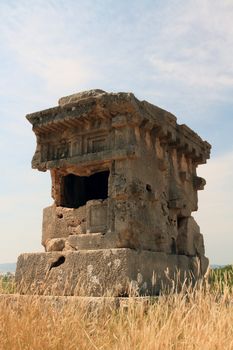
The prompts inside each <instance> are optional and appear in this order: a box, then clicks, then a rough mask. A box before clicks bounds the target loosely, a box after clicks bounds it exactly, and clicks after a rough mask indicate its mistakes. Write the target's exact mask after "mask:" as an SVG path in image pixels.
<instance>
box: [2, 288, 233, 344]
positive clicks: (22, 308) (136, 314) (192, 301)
mask: <svg viewBox="0 0 233 350" xmlns="http://www.w3.org/2000/svg"><path fill="white" fill-rule="evenodd" d="M20 300H21V299H19V301H18V302H16V301H14V302H9V301H7V298H1V300H0V308H1V309H0V310H1V313H0V349H1V350H50V349H53V350H86V349H90V350H92V349H99V350H100V349H101V350H105V349H106V350H111V349H114V350H129V349H132V350H157V349H159V350H166V349H174V350H175V349H177V350H184V349H185V350H191V349H192V350H194V349H198V350H200V349H201V350H217V349H219V350H230V349H231V350H232V349H233V294H232V291H231V290H230V288H229V287H228V284H227V283H226V284H225V288H224V289H222V284H221V290H220V288H219V289H218V288H216V286H215V288H214V289H210V288H209V286H208V285H207V286H205V287H203V286H199V288H196V289H195V288H194V289H193V288H192V289H191V288H190V289H188V290H187V289H186V290H183V292H181V293H173V294H170V295H162V296H160V297H158V298H150V299H146V300H145V299H139V298H133V297H130V298H128V299H127V302H124V303H121V304H120V306H119V307H118V308H117V309H116V308H111V307H110V306H109V304H106V306H103V305H102V306H101V307H94V308H93V307H92V308H90V307H87V305H86V303H83V304H82V302H80V303H79V306H78V307H74V304H73V305H72V303H67V305H63V306H61V305H60V306H59V305H58V304H56V303H55V304H53V305H52V303H41V299H40V297H35V296H33V297H26V301H24V302H22V301H20ZM56 305H57V306H56Z"/></svg>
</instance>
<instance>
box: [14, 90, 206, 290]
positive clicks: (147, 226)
mask: <svg viewBox="0 0 233 350" xmlns="http://www.w3.org/2000/svg"><path fill="white" fill-rule="evenodd" d="M27 119H28V120H29V122H30V123H31V124H32V125H33V131H34V133H35V135H36V139H37V147H36V151H35V155H34V157H33V160H32V167H33V168H34V169H38V170H40V171H47V170H49V171H50V174H51V180H52V198H53V201H54V202H53V204H52V205H51V206H49V207H47V208H45V209H44V212H43V229H42V231H43V232H42V244H43V246H44V248H45V252H44V253H32V254H22V255H20V257H19V259H18V264H17V271H16V280H17V283H18V290H19V291H20V292H21V293H28V294H32V293H36V294H53V295H94V296H99V295H110V294H111V295H127V294H129V292H130V289H132V288H133V289H134V290H136V291H137V292H138V293H139V294H156V293H158V292H159V290H160V289H161V284H165V285H166V284H168V285H169V284H171V280H172V278H174V275H175V274H176V272H177V270H179V271H180V278H181V280H182V279H184V278H185V274H190V273H191V274H192V278H193V280H196V279H198V278H199V277H202V276H203V275H204V274H205V273H206V270H207V267H208V259H207V258H205V252H204V243H203V236H202V234H201V233H200V229H199V226H198V225H197V223H196V222H195V220H194V218H193V217H192V216H191V215H192V212H193V211H196V210H197V191H198V190H202V189H203V188H204V185H205V180H204V179H202V178H200V177H198V176H197V174H196V168H197V166H198V165H199V164H204V163H206V160H207V159H208V158H209V154H210V145H209V144H208V143H207V142H206V141H203V140H202V139H201V138H200V137H199V136H198V135H197V134H196V133H194V132H193V131H192V130H191V129H189V128H188V127H187V126H186V125H179V124H177V121H176V117H175V116H174V115H172V114H171V113H169V112H167V111H165V110H163V109H161V108H158V107H156V106H154V105H152V104H150V103H148V102H146V101H139V100H137V99H136V98H135V96H134V95H133V94H132V93H106V92H105V91H102V90H91V91H87V92H82V93H78V94H74V95H71V96H68V97H63V98H61V99H60V100H59V105H58V106H57V107H54V108H50V109H47V110H44V111H41V112H36V113H32V114H29V115H27Z"/></svg>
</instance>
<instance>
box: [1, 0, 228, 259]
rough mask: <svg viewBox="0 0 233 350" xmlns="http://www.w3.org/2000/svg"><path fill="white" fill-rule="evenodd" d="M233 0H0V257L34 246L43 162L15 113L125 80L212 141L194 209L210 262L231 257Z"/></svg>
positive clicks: (125, 85) (117, 87)
mask: <svg viewBox="0 0 233 350" xmlns="http://www.w3.org/2000/svg"><path fill="white" fill-rule="evenodd" d="M232 57H233V0H221V1H219V0H179V1H178V0H169V1H168V0H160V1H159V0H143V1H141V0H118V1H115V0H85V1H83V0H82V1H81V0H65V1H63V0H34V1H31V0H0V77H1V78H0V122H1V128H0V152H1V162H0V167H1V168H0V170H1V171H0V238H1V244H0V263H6V262H15V261H16V259H17V256H18V255H19V254H20V253H23V252H35V251H43V249H42V246H41V243H40V241H41V225H42V209H43V208H44V207H46V206H48V205H50V204H52V199H51V196H50V192H51V183H50V175H49V173H48V172H47V173H43V172H38V171H36V170H32V169H31V159H32V156H33V154H34V150H35V136H34V134H33V132H32V131H31V125H30V124H29V123H28V121H27V120H26V119H25V115H26V114H27V113H31V112H35V111H38V110H42V109H45V108H49V107H53V106H56V105H57V101H58V99H59V98H60V97H61V96H66V95H69V94H72V93H75V92H79V91H82V90H88V89H93V88H100V89H103V90H105V91H108V92H111V91H113V92H119V91H126V92H128V91H130V92H133V93H134V94H135V96H136V97H137V98H139V99H141V100H147V101H149V102H151V103H153V104H155V105H157V106H159V107H162V108H164V109H166V110H168V111H170V112H172V113H173V114H175V115H176V116H177V118H178V123H180V124H182V123H185V124H187V125H188V126H189V127H191V128H192V129H194V130H195V131H196V132H197V133H198V134H199V135H200V136H201V137H202V138H203V139H204V140H207V141H208V142H210V143H211V144H212V152H211V159H210V160H209V161H208V162H207V164H206V165H202V166H199V167H198V175H199V176H202V177H204V178H205V179H206V181H207V185H206V187H205V190H204V191H201V192H199V211H198V212H197V213H195V214H194V216H195V219H196V220H197V221H198V224H199V225H200V227H201V232H202V233H203V235H204V240H205V246H206V255H207V256H208V257H209V259H210V263H211V264H232V263H233V211H232V201H233V137H232V132H233V98H232V96H233V59H232Z"/></svg>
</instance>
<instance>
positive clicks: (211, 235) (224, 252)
mask: <svg viewBox="0 0 233 350" xmlns="http://www.w3.org/2000/svg"><path fill="white" fill-rule="evenodd" d="M198 175H199V176H202V177H204V178H205V179H206V180H207V185H206V188H205V190H204V191H203V192H202V191H201V192H199V211H198V212H197V213H196V214H195V217H196V218H197V221H198V223H199V224H200V226H201V231H202V232H203V234H204V238H205V242H206V244H205V245H206V250H207V255H208V254H210V255H209V256H210V259H211V262H212V263H220V264H222V263H228V264H229V263H233V222H232V198H233V186H232V179H233V151H232V152H230V153H228V154H225V155H223V156H219V157H216V158H214V159H212V160H210V161H209V162H208V163H207V165H204V166H202V167H200V169H198ZM210 252H211V253H210Z"/></svg>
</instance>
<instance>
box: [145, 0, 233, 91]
mask: <svg viewBox="0 0 233 350" xmlns="http://www.w3.org/2000/svg"><path fill="white" fill-rule="evenodd" d="M172 9H173V11H168V13H167V18H165V24H164V25H163V26H162V27H161V30H160V32H159V37H158V38H157V40H156V42H155V44H154V45H152V46H151V48H150V50H149V54H148V60H149V61H150V62H151V64H152V66H153V67H154V78H156V79H158V78H161V79H168V80H169V81H170V82H172V81H176V83H177V82H181V83H182V84H184V86H189V87H191V88H192V89H199V88H207V91H206V95H207V96H208V95H211V93H210V89H212V90H213V91H216V90H217V91H219V90H220V89H222V88H232V87H233V60H232V57H233V2H232V1H224V0H223V1H215V0H214V1H213V0H196V1H186V2H182V5H181V6H179V7H177V8H174V7H173V8H172ZM215 97H216V95H215Z"/></svg>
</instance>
